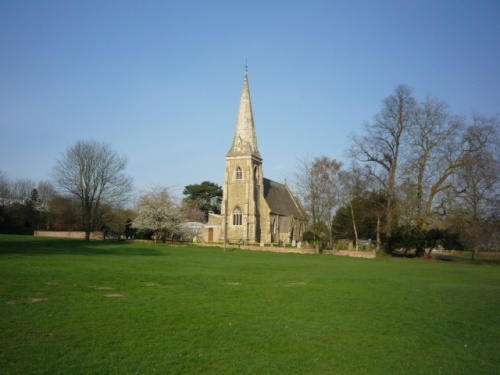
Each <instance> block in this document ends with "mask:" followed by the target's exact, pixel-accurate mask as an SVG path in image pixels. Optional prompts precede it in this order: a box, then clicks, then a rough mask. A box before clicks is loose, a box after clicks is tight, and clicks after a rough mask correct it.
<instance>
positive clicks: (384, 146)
mask: <svg viewBox="0 0 500 375" xmlns="http://www.w3.org/2000/svg"><path fill="white" fill-rule="evenodd" d="M415 105H416V101H415V98H414V97H413V96H412V93H411V90H410V89H409V88H408V87H407V86H405V85H399V86H397V87H396V88H395V90H394V93H393V94H392V95H390V96H389V97H387V98H386V99H384V101H383V103H382V109H381V111H380V112H379V113H378V114H376V115H375V116H374V119H373V122H372V123H369V124H366V125H365V128H364V131H365V134H364V135H362V136H354V137H353V138H352V141H353V147H352V148H351V149H350V150H349V152H348V154H349V156H350V157H352V158H353V159H355V160H358V161H360V162H363V163H366V164H367V165H368V167H369V173H370V175H371V176H373V177H374V178H375V180H376V181H378V183H379V185H380V188H381V190H383V191H384V193H385V195H386V198H387V199H386V206H385V217H386V223H385V228H384V232H385V235H386V236H387V237H390V235H391V232H392V230H393V228H394V226H395V223H396V221H395V220H396V190H397V182H398V181H397V178H398V172H399V167H400V165H399V163H400V158H401V157H402V146H403V143H404V136H405V133H406V131H407V129H408V128H410V127H411V126H412V124H413V121H414V119H413V112H414V109H415Z"/></svg>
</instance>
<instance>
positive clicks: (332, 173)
mask: <svg viewBox="0 0 500 375" xmlns="http://www.w3.org/2000/svg"><path fill="white" fill-rule="evenodd" d="M341 169H342V164H341V163H340V162H338V161H336V160H335V159H330V158H328V157H326V156H321V157H316V158H314V159H313V160H310V161H304V160H302V161H300V165H299V168H298V171H297V172H296V174H295V185H296V189H297V191H298V193H299V195H300V196H301V198H302V202H303V203H304V208H305V209H306V212H307V213H308V215H309V218H310V220H311V229H312V231H313V233H314V236H315V238H322V237H325V239H326V240H327V241H328V242H329V243H330V245H332V244H333V234H332V224H333V217H334V215H335V211H336V210H337V208H338V207H339V206H340V205H341V197H340V180H339V174H340V171H341ZM325 231H326V233H325Z"/></svg>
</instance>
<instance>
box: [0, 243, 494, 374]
mask: <svg viewBox="0 0 500 375" xmlns="http://www.w3.org/2000/svg"><path fill="white" fill-rule="evenodd" d="M469 257H470V256H469V254H467V255H466V256H465V257H464V258H463V259H458V260H457V258H455V260H449V261H439V260H421V259H415V258H414V259H406V258H393V257H388V256H378V257H377V258H375V259H360V258H351V257H340V256H334V255H318V254H283V253H272V252H259V251H247V250H242V249H237V248H230V247H228V248H227V249H226V250H225V251H224V249H222V248H215V247H214V248H210V247H197V246H192V245H177V246H174V245H169V244H152V243H124V242H102V241H91V242H84V241H81V240H75V239H52V238H41V237H30V236H13V235H0V279H1V283H0V316H1V319H0V373H1V374H154V373H158V374H168V373H175V374H438V373H440V374H493V373H499V372H500V356H499V355H498V348H499V347H500V335H499V332H500V315H499V314H498V312H499V311H500V272H499V268H498V267H499V265H498V263H499V261H498V260H495V259H493V258H491V259H489V258H487V257H483V258H480V259H479V260H476V261H474V262H472V261H470V260H468V258H469Z"/></svg>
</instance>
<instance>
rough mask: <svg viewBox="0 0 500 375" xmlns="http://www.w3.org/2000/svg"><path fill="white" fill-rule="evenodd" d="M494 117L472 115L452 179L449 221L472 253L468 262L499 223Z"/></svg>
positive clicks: (499, 161)
mask: <svg viewBox="0 0 500 375" xmlns="http://www.w3.org/2000/svg"><path fill="white" fill-rule="evenodd" d="M498 128H500V123H499V121H498V119H497V118H496V117H493V118H487V117H484V116H479V115H475V116H474V117H473V123H472V125H471V126H470V127H469V128H468V129H467V132H466V133H465V135H464V137H463V139H462V143H463V144H464V145H465V147H466V148H467V149H468V150H470V152H468V153H466V154H465V155H464V157H463V160H462V163H461V164H460V166H459V168H458V170H457V173H456V175H455V181H454V187H455V192H456V201H455V205H454V208H453V209H452V212H451V214H452V217H453V220H454V221H455V222H456V223H458V225H459V228H460V232H461V233H462V237H463V238H464V240H465V241H466V242H467V243H468V244H469V246H470V247H471V249H472V258H474V256H475V255H476V254H477V253H478V252H479V250H480V249H481V248H482V247H483V248H484V247H488V242H489V240H491V239H493V238H498V235H499V233H498V223H499V222H500V215H499V214H498V212H499V209H500V151H499V150H500V142H499V134H498V130H497V129H498Z"/></svg>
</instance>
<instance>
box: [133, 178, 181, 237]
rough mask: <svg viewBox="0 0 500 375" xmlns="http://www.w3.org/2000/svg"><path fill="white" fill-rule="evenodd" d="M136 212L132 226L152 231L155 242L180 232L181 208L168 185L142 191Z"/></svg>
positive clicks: (143, 230)
mask: <svg viewBox="0 0 500 375" xmlns="http://www.w3.org/2000/svg"><path fill="white" fill-rule="evenodd" d="M137 212H138V216H137V218H136V219H135V220H134V221H133V222H132V228H136V229H138V230H139V231H142V232H152V233H153V238H154V240H155V242H157V241H158V240H159V239H166V238H173V237H175V236H179V235H180V234H181V233H182V227H181V223H182V221H183V215H182V210H181V207H180V205H179V204H178V202H177V200H176V199H175V197H174V196H173V194H172V192H171V188H169V187H166V186H156V187H153V188H151V189H150V190H149V191H146V192H144V193H143V194H142V195H141V196H140V198H139V202H138V205H137Z"/></svg>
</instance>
